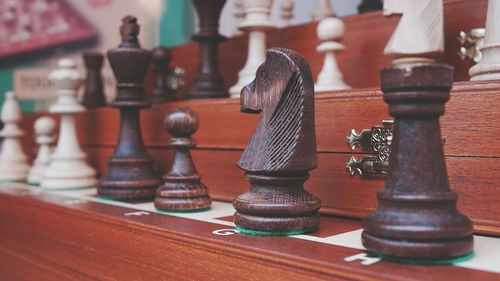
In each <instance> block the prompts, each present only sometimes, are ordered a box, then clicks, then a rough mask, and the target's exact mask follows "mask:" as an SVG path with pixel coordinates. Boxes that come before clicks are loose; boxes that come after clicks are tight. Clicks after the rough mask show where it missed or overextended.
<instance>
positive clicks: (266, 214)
mask: <svg viewBox="0 0 500 281" xmlns="http://www.w3.org/2000/svg"><path fill="white" fill-rule="evenodd" d="M246 176H247V178H248V180H249V182H250V185H251V186H250V191H248V192H245V193H243V194H240V195H239V196H238V197H236V199H235V200H234V202H233V205H234V207H235V209H236V213H235V215H234V216H235V224H236V226H238V227H240V228H244V229H247V230H251V231H256V232H270V235H287V233H288V232H295V231H302V232H301V233H304V232H305V231H307V232H311V231H314V230H316V229H318V227H319V214H318V210H319V208H320V205H321V202H320V200H319V199H318V198H317V197H316V196H314V195H313V194H311V193H309V192H307V191H306V190H304V186H303V184H304V182H305V181H306V180H307V179H308V178H309V176H308V174H307V173H306V174H302V175H281V176H277V175H262V174H258V173H247V175H246ZM251 231H250V232H248V233H250V234H252V233H251ZM272 233H274V234H272ZM253 234H257V233H253ZM257 235H259V234H257ZM260 235H264V234H260Z"/></svg>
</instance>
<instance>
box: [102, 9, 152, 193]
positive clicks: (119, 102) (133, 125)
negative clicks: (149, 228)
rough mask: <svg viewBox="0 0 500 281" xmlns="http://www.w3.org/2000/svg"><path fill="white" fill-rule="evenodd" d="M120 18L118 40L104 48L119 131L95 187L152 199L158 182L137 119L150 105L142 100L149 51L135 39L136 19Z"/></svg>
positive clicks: (136, 30) (130, 17)
mask: <svg viewBox="0 0 500 281" xmlns="http://www.w3.org/2000/svg"><path fill="white" fill-rule="evenodd" d="M122 22H123V23H122V26H121V27H120V34H121V37H122V42H121V44H120V45H119V46H118V47H117V48H114V49H111V50H109V51H108V60H109V63H110V64H111V68H112V69H113V73H114V75H115V77H116V80H117V89H118V95H117V97H116V100H115V101H114V102H113V103H112V104H111V106H113V107H117V108H118V109H119V110H120V133H119V135H118V141H117V145H116V148H115V151H114V153H113V155H112V156H111V157H110V158H109V159H108V169H107V172H106V173H105V174H104V175H103V176H102V178H101V180H100V183H99V186H98V189H97V191H98V195H99V196H102V197H107V198H112V199H116V200H125V201H141V200H148V199H153V198H154V197H155V195H156V188H157V187H158V185H160V183H161V179H160V177H159V176H158V175H157V174H156V173H155V172H154V171H153V159H152V158H151V157H150V156H149V155H148V153H147V151H146V148H145V147H144V143H143V140H142V135H141V127H140V119H139V110H140V109H141V108H147V107H149V106H150V104H149V102H147V101H145V100H144V89H143V80H144V76H145V74H146V71H147V69H148V67H149V64H150V62H151V52H150V51H148V50H144V49H141V47H140V44H139V41H138V40H137V35H138V34H139V25H138V24H137V19H136V18H135V17H133V16H126V17H124V18H123V20H122Z"/></svg>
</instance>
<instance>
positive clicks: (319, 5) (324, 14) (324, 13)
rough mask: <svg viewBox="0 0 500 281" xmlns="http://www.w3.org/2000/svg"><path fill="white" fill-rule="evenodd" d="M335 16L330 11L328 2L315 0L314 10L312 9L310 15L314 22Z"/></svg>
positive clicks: (327, 0) (326, 0)
mask: <svg viewBox="0 0 500 281" xmlns="http://www.w3.org/2000/svg"><path fill="white" fill-rule="evenodd" d="M336 16H337V15H336V14H335V12H334V11H333V10H332V6H331V5H330V0H316V8H314V12H313V15H312V18H313V20H314V21H320V20H322V19H326V18H331V17H336Z"/></svg>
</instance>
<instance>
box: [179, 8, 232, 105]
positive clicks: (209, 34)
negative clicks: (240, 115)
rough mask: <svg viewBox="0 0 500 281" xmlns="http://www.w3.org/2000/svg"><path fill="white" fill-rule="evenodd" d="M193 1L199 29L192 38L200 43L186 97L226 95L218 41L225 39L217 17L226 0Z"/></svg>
mask: <svg viewBox="0 0 500 281" xmlns="http://www.w3.org/2000/svg"><path fill="white" fill-rule="evenodd" d="M193 3H194V5H195V8H196V12H197V13H198V18H199V22H200V24H199V27H200V31H199V33H198V34H195V35H193V40H195V41H197V42H198V43H199V44H200V54H201V56H200V68H199V71H198V74H197V75H196V78H195V81H194V86H193V89H192V90H191V91H190V92H189V94H188V98H191V99H202V98H223V97H228V96H229V93H228V92H227V91H225V90H224V83H223V79H222V75H221V74H220V72H219V42H221V41H223V40H224V39H225V38H224V37H223V36H222V35H220V34H219V17H220V13H221V11H222V8H223V7H224V4H225V3H226V0H211V1H206V0H193Z"/></svg>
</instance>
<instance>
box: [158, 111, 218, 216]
mask: <svg viewBox="0 0 500 281" xmlns="http://www.w3.org/2000/svg"><path fill="white" fill-rule="evenodd" d="M164 124H165V130H167V131H168V132H169V133H170V134H171V135H172V139H171V140H170V142H169V144H168V145H169V146H170V147H172V148H173V149H174V150H175V152H174V160H173V163H172V167H171V168H170V169H169V170H168V172H167V173H166V174H165V175H163V182H164V183H163V184H162V185H161V186H160V187H159V188H158V192H157V197H156V199H155V207H156V208H158V209H161V210H165V211H193V210H202V209H207V208H210V205H211V204H212V200H211V199H210V197H209V195H208V189H207V187H206V186H205V185H204V184H203V183H202V182H201V177H200V175H198V173H197V172H196V168H195V166H194V163H193V159H192V158H191V153H190V150H191V149H193V148H195V147H196V142H195V141H194V140H193V139H192V138H191V135H192V134H194V132H196V129H198V124H199V119H198V115H197V114H196V112H194V111H192V110H191V109H190V108H188V107H180V108H176V109H173V110H171V111H170V112H169V113H167V116H166V117H165V122H164Z"/></svg>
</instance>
